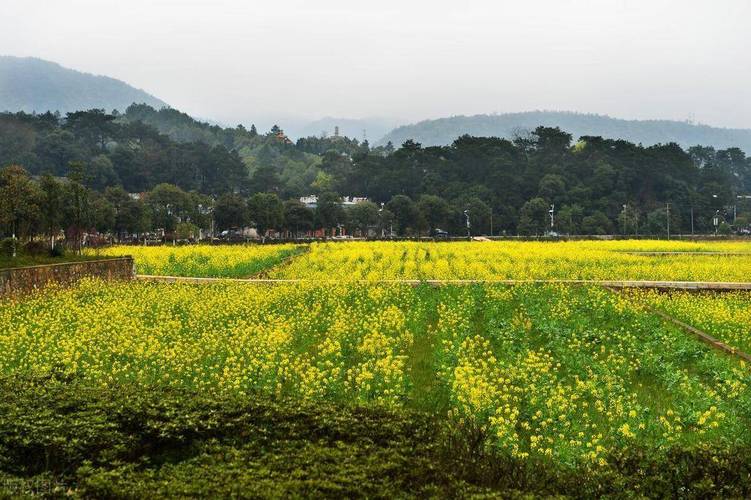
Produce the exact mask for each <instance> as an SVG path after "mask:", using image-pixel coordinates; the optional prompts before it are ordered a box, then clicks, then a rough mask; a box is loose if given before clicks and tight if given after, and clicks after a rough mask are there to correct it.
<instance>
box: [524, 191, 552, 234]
mask: <svg viewBox="0 0 751 500" xmlns="http://www.w3.org/2000/svg"><path fill="white" fill-rule="evenodd" d="M548 210H549V205H548V203H547V202H546V201H545V200H543V199H542V198H532V199H531V200H529V201H527V202H526V203H525V204H524V206H522V209H521V212H520V215H519V233H520V234H526V235H541V234H543V233H545V231H546V229H547V228H548V227H549V224H548V215H549V214H548Z"/></svg>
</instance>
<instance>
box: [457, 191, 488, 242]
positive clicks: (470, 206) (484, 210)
mask: <svg viewBox="0 0 751 500" xmlns="http://www.w3.org/2000/svg"><path fill="white" fill-rule="evenodd" d="M456 206H457V210H458V211H460V212H462V215H463V212H464V210H468V214H469V224H470V233H471V234H472V235H478V234H489V233H490V207H489V206H488V204H487V203H485V202H484V201H482V200H481V199H480V198H478V197H476V196H471V197H469V198H467V199H465V200H464V201H463V202H461V203H459V204H457V205H456ZM462 224H463V225H464V224H466V221H465V220H464V218H463V217H462Z"/></svg>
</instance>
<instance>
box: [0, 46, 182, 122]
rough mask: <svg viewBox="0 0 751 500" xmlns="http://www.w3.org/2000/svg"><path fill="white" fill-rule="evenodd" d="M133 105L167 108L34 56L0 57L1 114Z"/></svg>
mask: <svg viewBox="0 0 751 500" xmlns="http://www.w3.org/2000/svg"><path fill="white" fill-rule="evenodd" d="M134 102H136V103H144V104H148V105H150V106H153V107H155V108H157V109H158V108H161V107H163V106H167V103H165V102H164V101H162V100H161V99H158V98H156V97H154V96H153V95H151V94H149V93H147V92H145V91H143V90H141V89H137V88H134V87H131V86H130V85H128V84H127V83H125V82H122V81H120V80H116V79H114V78H110V77H108V76H98V75H92V74H89V73H82V72H80V71H76V70H72V69H68V68H64V67H63V66H60V65H59V64H57V63H54V62H50V61H44V60H42V59H36V58H33V57H12V56H0V111H25V112H27V113H33V112H36V113H44V112H46V111H53V112H54V111H59V112H60V113H61V114H65V113H67V112H70V111H80V110H87V109H92V108H101V109H105V110H107V111H112V110H113V109H117V110H118V111H124V110H125V108H127V107H128V106H129V105H131V104H132V103H134Z"/></svg>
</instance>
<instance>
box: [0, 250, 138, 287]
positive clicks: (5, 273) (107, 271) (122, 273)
mask: <svg viewBox="0 0 751 500" xmlns="http://www.w3.org/2000/svg"><path fill="white" fill-rule="evenodd" d="M135 274H136V273H135V265H134V263H133V257H118V258H115V259H100V260H88V261H80V262H66V263H64V264H47V265H41V266H29V267H16V268H12V269H0V295H4V294H10V293H19V292H20V293H23V292H30V291H33V290H37V289H39V288H43V287H44V286H46V285H48V284H50V283H56V284H59V285H62V286H68V285H72V284H74V283H75V282H77V281H78V280H80V279H81V278H101V279H106V280H130V279H133V278H134V277H135Z"/></svg>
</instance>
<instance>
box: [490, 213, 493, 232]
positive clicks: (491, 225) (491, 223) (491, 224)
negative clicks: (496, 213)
mask: <svg viewBox="0 0 751 500" xmlns="http://www.w3.org/2000/svg"><path fill="white" fill-rule="evenodd" d="M490 237H491V238H492V237H493V209H492V208H491V209H490Z"/></svg>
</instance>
